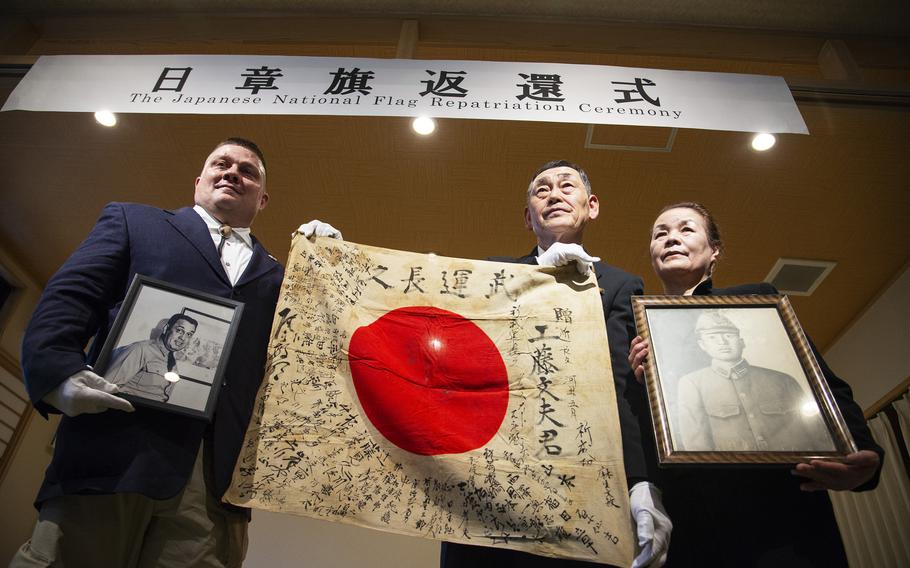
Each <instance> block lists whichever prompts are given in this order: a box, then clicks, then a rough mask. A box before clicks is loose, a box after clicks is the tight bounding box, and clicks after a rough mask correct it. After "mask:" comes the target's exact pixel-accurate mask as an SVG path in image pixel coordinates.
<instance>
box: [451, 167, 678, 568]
mask: <svg viewBox="0 0 910 568" xmlns="http://www.w3.org/2000/svg"><path fill="white" fill-rule="evenodd" d="M599 212H600V202H599V201H598V199H597V196H596V195H594V194H593V193H592V191H591V182H590V181H589V180H588V175H587V173H585V171H584V170H583V169H582V168H580V167H579V166H577V165H575V164H572V163H570V162H567V161H565V160H556V161H552V162H548V163H546V164H544V165H543V166H541V167H540V168H538V170H537V171H536V172H535V173H534V175H533V176H531V182H530V185H529V187H528V195H527V205H526V207H525V226H526V227H527V228H528V229H529V230H531V231H533V232H534V235H535V236H536V237H537V247H535V249H534V250H532V251H531V252H530V254H528V255H527V256H523V257H521V258H518V259H505V258H495V259H493V260H498V261H506V262H518V263H523V264H540V265H543V266H562V265H566V264H570V263H574V264H575V266H576V268H577V269H578V270H579V272H581V273H582V274H586V273H587V272H588V271H589V270H591V269H592V268H593V270H594V273H595V275H596V276H597V285H598V287H599V288H600V290H601V300H602V301H603V310H604V320H605V321H606V323H607V339H608V343H609V349H610V359H611V362H612V367H613V380H614V386H615V388H616V400H617V405H618V409H617V411H618V413H619V424H620V429H621V431H622V445H623V460H624V462H625V467H626V480H627V482H628V485H629V487H630V488H631V491H630V503H631V506H632V515H633V517H634V519H633V520H634V522H635V524H636V530H637V537H638V543H639V546H640V547H641V552H640V553H639V555H638V556H637V557H636V558H635V563H634V564H633V567H635V568H638V567H640V566H660V565H662V564H663V562H664V561H665V560H666V555H667V548H668V547H669V544H670V531H671V529H672V523H671V522H670V519H669V518H668V517H667V516H666V513H665V511H664V510H663V505H662V504H661V501H660V491H659V490H658V489H657V487H656V486H655V485H653V483H651V481H650V480H652V479H654V478H655V476H656V464H657V462H656V451H655V449H654V447H653V437H652V435H651V431H650V416H649V410H648V400H647V394H646V393H645V391H644V388H643V387H642V386H641V385H639V384H638V383H637V382H636V381H635V377H634V375H633V374H632V370H631V368H630V367H629V363H628V355H629V344H630V342H631V341H632V338H633V337H635V322H634V319H633V315H632V302H631V296H632V295H635V294H641V293H642V290H643V283H642V280H641V278H639V277H637V276H633V275H632V274H629V273H627V272H625V271H623V270H620V269H618V268H616V267H613V266H610V265H609V264H606V263H603V262H600V259H599V258H597V257H594V256H591V255H589V254H588V253H587V252H585V250H584V248H583V247H582V237H583V233H584V229H585V226H586V225H587V224H588V222H589V221H593V220H594V219H596V218H597V216H598V214H599ZM482 565H496V566H500V567H511V566H514V567H516V568H518V567H521V568H533V567H538V566H539V567H544V566H547V567H552V566H556V565H566V566H568V565H571V566H586V565H589V564H588V563H583V562H572V561H559V560H554V559H552V558H544V557H542V556H534V555H531V554H527V553H523V552H516V551H513V550H507V549H494V548H484V547H477V546H469V545H464V544H453V543H444V544H443V547H442V566H443V568H456V567H468V566H482ZM590 566H595V564H590ZM596 566H600V565H596Z"/></svg>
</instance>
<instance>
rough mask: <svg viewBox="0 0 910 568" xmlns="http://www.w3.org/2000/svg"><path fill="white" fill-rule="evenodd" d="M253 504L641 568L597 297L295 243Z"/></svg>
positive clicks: (535, 275)
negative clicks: (635, 559) (636, 562)
mask: <svg viewBox="0 0 910 568" xmlns="http://www.w3.org/2000/svg"><path fill="white" fill-rule="evenodd" d="M268 361H269V362H268V368H267V370H266V378H265V380H264V382H263V385H262V387H261V389H260V392H259V397H258V399H257V402H256V407H255V410H254V414H253V419H252V421H251V423H250V426H249V429H248V431H247V435H246V440H245V442H244V445H243V449H242V451H241V454H240V457H239V459H238V462H237V466H236V468H235V471H234V478H233V483H232V487H231V489H230V490H229V491H228V494H227V496H226V498H227V499H228V500H229V501H230V502H232V503H235V504H237V505H243V506H248V507H255V508H261V509H268V510H272V511H281V512H288V513H295V514H300V515H306V516H311V517H316V518H322V519H328V520H332V521H339V522H345V523H352V524H356V525H361V526H364V527H369V528H375V529H380V530H386V531H391V532H396V533H401V534H407V535H414V536H422V537H426V538H433V539H439V540H448V541H452V542H464V543H469V544H475V545H484V546H494V547H505V548H512V549H519V550H524V551H528V552H532V553H535V554H542V555H548V556H561V557H569V558H575V559H584V560H591V561H595V562H601V563H610V564H617V565H629V564H630V563H631V561H632V554H633V548H634V544H633V539H632V530H631V529H632V526H631V516H630V513H629V503H628V489H627V486H626V481H625V478H624V474H623V471H624V469H623V463H622V443H621V438H620V431H619V421H618V417H617V413H616V394H615V392H614V388H613V380H612V371H611V367H610V357H609V351H608V349H607V338H606V331H605V326H604V316H603V310H602V306H601V301H600V297H599V292H598V288H597V284H596V282H595V281H594V279H593V278H584V277H582V276H579V275H578V273H577V272H576V271H575V270H574V269H571V268H568V269H567V268H560V269H557V268H543V267H537V266H526V265H519V264H503V263H495V262H485V261H472V260H463V259H455V258H446V257H439V256H435V255H425V254H415V253H407V252H399V251H392V250H388V249H381V248H375V247H368V246H363V245H357V244H354V243H349V242H343V241H339V240H334V239H316V240H315V241H311V240H308V239H306V238H304V237H302V236H297V237H295V240H294V243H293V246H292V249H291V253H290V257H289V260H288V271H287V274H286V276H285V281H284V284H283V286H282V290H281V296H280V299H279V302H278V309H277V311H276V315H275V322H274V325H273V328H272V339H271V344H270V346H269V360H268Z"/></svg>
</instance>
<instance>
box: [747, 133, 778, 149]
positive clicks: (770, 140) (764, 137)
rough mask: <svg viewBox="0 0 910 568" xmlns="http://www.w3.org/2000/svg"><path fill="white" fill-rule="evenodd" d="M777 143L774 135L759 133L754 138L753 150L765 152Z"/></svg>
mask: <svg viewBox="0 0 910 568" xmlns="http://www.w3.org/2000/svg"><path fill="white" fill-rule="evenodd" d="M775 142H777V138H775V137H774V135H773V134H768V133H766V132H759V133H758V134H756V135H755V136H753V137H752V149H753V150H758V151H759V152H764V151H765V150H768V149H769V148H771V146H774V143H775Z"/></svg>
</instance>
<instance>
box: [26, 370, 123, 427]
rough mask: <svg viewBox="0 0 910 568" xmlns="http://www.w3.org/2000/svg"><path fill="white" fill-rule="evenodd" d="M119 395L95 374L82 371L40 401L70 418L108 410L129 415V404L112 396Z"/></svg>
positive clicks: (110, 385)
mask: <svg viewBox="0 0 910 568" xmlns="http://www.w3.org/2000/svg"><path fill="white" fill-rule="evenodd" d="M115 392H120V389H119V388H118V387H117V385H115V384H114V383H109V382H107V381H106V380H104V379H103V378H101V377H99V376H98V375H96V374H95V373H93V372H91V371H89V370H87V369H83V370H82V371H79V372H78V373H76V374H75V375H73V376H72V377H69V378H68V379H66V380H65V381H63V382H62V383H60V386H58V387H57V388H55V389H54V390H52V391H51V392H49V393H47V394H46V395H44V398H43V399H41V400H43V401H44V402H46V403H48V404H50V405H51V406H53V407H54V408H56V409H57V410H59V411H60V412H62V413H64V414H66V415H67V416H69V417H70V418H72V417H73V416H78V415H80V414H98V413H99V412H104V411H105V410H107V409H109V408H113V409H116V410H123V411H125V412H132V411H133V410H134V408H133V405H132V404H130V403H129V401H127V400H124V399H122V398H120V397H117V396H114V395H113V394H109V393H115Z"/></svg>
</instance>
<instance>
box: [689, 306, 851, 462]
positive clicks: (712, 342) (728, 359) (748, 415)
mask: <svg viewBox="0 0 910 568" xmlns="http://www.w3.org/2000/svg"><path fill="white" fill-rule="evenodd" d="M695 333H696V336H697V339H698V346H699V347H700V348H701V350H702V351H704V352H705V353H706V354H707V355H708V356H709V357H711V365H710V366H708V367H705V368H704V369H700V370H698V371H695V372H693V373H689V374H688V375H685V376H684V377H682V378H681V379H680V382H679V407H678V408H679V432H680V435H681V438H682V444H683V447H684V448H685V449H686V450H690V451H800V450H803V451H805V450H833V449H834V443H833V441H832V440H831V437H830V436H829V435H828V432H827V430H826V428H825V426H824V423H823V421H822V418H821V416H820V415H819V413H818V407H817V406H816V404H815V401H814V400H813V398H812V397H811V396H810V395H809V393H807V392H805V391H804V390H803V389H802V388H800V386H799V384H798V383H797V382H796V380H795V379H794V378H793V377H791V376H790V375H788V374H786V373H781V372H779V371H774V370H772V369H766V368H764V367H758V366H755V365H750V364H749V362H748V361H746V360H745V359H743V356H742V355H743V349H745V346H746V345H745V342H744V341H743V339H742V337H741V336H740V333H739V328H738V327H736V325H735V324H734V323H733V322H732V321H731V320H730V318H728V317H727V316H726V315H724V314H723V313H722V312H720V311H717V310H709V311H705V312H704V313H702V314H701V315H700V316H699V317H698V320H697V321H696V323H695Z"/></svg>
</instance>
